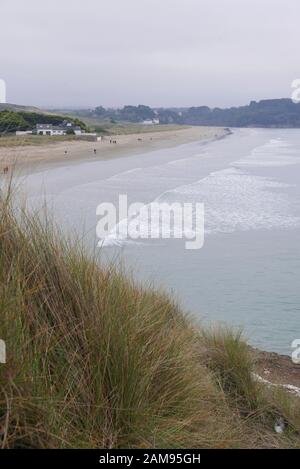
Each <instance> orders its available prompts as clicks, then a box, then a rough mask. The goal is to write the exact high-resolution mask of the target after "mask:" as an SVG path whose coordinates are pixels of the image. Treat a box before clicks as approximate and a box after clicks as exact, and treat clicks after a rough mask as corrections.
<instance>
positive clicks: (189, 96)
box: [0, 0, 300, 107]
mask: <svg viewBox="0 0 300 469" xmlns="http://www.w3.org/2000/svg"><path fill="white" fill-rule="evenodd" d="M299 20H300V2H299V0H106V1H104V0H72V1H71V0H50V1H49V2H41V1H40V0H26V1H24V0H14V1H13V0H0V25H1V26H0V44H1V51H0V78H4V79H5V80H6V82H7V94H8V96H7V98H8V101H9V102H14V103H18V104H33V105H38V106H60V107H62V106H95V105H100V104H102V105H104V106H119V105H124V104H139V103H143V104H149V105H150V106H191V105H204V104H207V105H209V106H221V107H224V106H230V105H239V104H245V103H247V102H249V101H250V100H251V99H263V98H271V97H287V96H290V93H291V91H290V84H291V81H292V80H293V79H294V78H298V77H299V76H300V62H299V60H298V58H299V55H298V48H299V43H300V28H299Z"/></svg>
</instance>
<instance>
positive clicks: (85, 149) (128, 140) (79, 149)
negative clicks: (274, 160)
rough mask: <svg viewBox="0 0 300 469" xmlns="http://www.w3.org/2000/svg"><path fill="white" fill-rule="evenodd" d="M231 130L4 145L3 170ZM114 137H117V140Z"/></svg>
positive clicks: (0, 162) (191, 129) (113, 153)
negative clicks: (92, 140) (93, 140)
mask: <svg viewBox="0 0 300 469" xmlns="http://www.w3.org/2000/svg"><path fill="white" fill-rule="evenodd" d="M227 134H228V130H225V129H224V128H221V127H200V126H197V127H196V126H195V127H189V128H184V129H178V128H177V129H176V130H167V131H156V132H145V133H139V134H129V135H114V136H111V137H110V136H105V137H104V139H103V140H102V141H101V142H88V141H82V140H78V141H70V142H68V141H62V142H58V143H56V142H55V143H50V144H49V143H47V144H45V145H39V146H34V145H29V146H28V145H27V146H17V147H3V148H0V173H1V172H2V171H3V170H4V168H6V167H8V168H9V169H11V168H13V167H14V166H17V167H18V168H21V170H22V169H25V170H29V171H31V170H37V169H43V168H44V167H48V166H51V165H59V164H66V162H67V161H68V162H75V161H80V160H81V161H82V160H84V159H85V158H86V159H89V158H95V159H111V158H116V157H121V156H128V155H133V154H138V153H145V152H148V151H153V150H157V149H161V148H170V147H175V146H177V145H180V144H184V143H189V142H192V141H203V142H205V141H211V140H214V139H218V138H222V137H224V136H225V135H227ZM110 141H112V142H113V141H116V143H111V142H110ZM94 149H95V150H96V154H95V153H94ZM65 152H67V153H65Z"/></svg>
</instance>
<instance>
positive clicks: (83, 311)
mask: <svg viewBox="0 0 300 469" xmlns="http://www.w3.org/2000/svg"><path fill="white" fill-rule="evenodd" d="M9 192H10V189H8V196H7V197H5V195H4V194H6V192H2V198H1V199H0V338H1V339H4V340H5V341H6V343H7V353H8V360H7V364H5V365H3V364H2V365H0V438H1V444H2V447H3V448H24V447H25V448H48V447H57V448H64V447H66V448H70V447H88V448H89V447H92V448H148V447H149V448H162V447H168V448H185V447H186V448H190V447H192V448H199V447H208V448H211V447H215V448H232V447H275V448H277V447H297V446H299V444H300V438H299V431H300V411H299V404H298V400H297V399H296V398H295V399H294V398H293V397H292V396H290V395H288V394H286V393H285V392H283V391H280V392H279V391H276V392H274V391H271V390H269V389H268V388H265V387H264V386H263V385H261V384H259V383H257V382H255V381H254V378H253V375H252V369H253V357H252V355H251V353H250V351H249V349H248V348H247V346H246V345H245V344H244V343H243V341H242V340H241V338H240V336H239V335H235V334H233V333H232V332H228V331H221V332H220V331H217V332H209V331H206V332H205V333H203V334H202V333H201V330H200V329H198V328H196V327H195V326H194V325H193V324H192V322H191V321H190V319H189V318H188V317H187V316H186V315H185V314H184V313H183V312H182V311H181V310H180V308H179V307H178V306H177V305H176V304H175V303H174V302H173V301H172V300H171V299H170V298H168V297H167V296H166V295H165V294H163V293H161V292H158V291H154V290H153V289H152V288H142V287H140V286H138V285H136V284H135V283H134V282H133V281H132V280H131V278H130V276H128V275H125V274H124V273H123V272H122V271H117V270H116V269H115V268H114V267H112V266H108V267H105V268H104V267H101V265H100V264H99V262H98V261H97V259H95V258H91V257H90V256H89V255H88V254H87V253H86V252H85V250H84V248H83V247H81V245H80V243H79V242H78V241H77V240H74V242H70V241H66V240H65V239H64V237H63V236H62V235H61V234H60V233H59V232H58V230H57V229H56V228H55V226H53V225H52V224H51V223H50V221H49V218H48V217H44V221H43V222H41V221H40V219H39V218H38V216H37V215H35V214H32V213H31V214H30V216H29V215H27V213H26V210H25V209H21V208H18V209H17V208H15V204H14V205H12V202H11V196H10V194H9ZM278 416H281V417H283V418H284V419H285V421H286V423H287V429H286V431H285V432H284V434H283V435H278V434H276V433H275V431H274V423H275V420H276V418H277V417H278Z"/></svg>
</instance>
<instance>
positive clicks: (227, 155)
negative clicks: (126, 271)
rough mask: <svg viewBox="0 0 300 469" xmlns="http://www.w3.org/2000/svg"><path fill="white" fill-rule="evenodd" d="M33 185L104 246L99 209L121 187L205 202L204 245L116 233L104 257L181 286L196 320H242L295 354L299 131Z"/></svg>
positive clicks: (183, 150)
mask: <svg viewBox="0 0 300 469" xmlns="http://www.w3.org/2000/svg"><path fill="white" fill-rule="evenodd" d="M25 184H26V186H27V192H28V193H29V194H30V201H31V202H32V203H33V204H34V205H36V204H40V202H41V200H44V198H46V200H47V203H48V206H50V207H52V208H53V210H54V213H55V216H56V218H57V219H58V220H59V221H60V223H61V224H62V225H63V226H66V227H67V228H68V230H73V229H75V230H76V231H77V232H78V231H79V232H82V233H84V239H85V241H86V243H88V244H89V245H94V244H95V243H96V242H97V239H96V232H95V229H96V223H97V217H96V207H97V205H98V204H99V203H101V202H113V203H114V204H117V201H118V196H119V194H120V193H121V194H127V195H128V201H129V203H131V202H142V203H144V204H151V203H152V202H153V201H159V202H182V203H183V202H193V203H195V202H202V203H204V206H205V244H204V247H203V248H202V249H200V250H193V251H189V250H186V249H185V248H184V241H183V240H175V239H169V240H168V239H159V240H151V241H150V240H148V241H145V240H143V241H142V242H140V241H139V240H137V241H136V242H135V241H132V240H128V239H126V236H124V237H123V238H122V239H121V240H120V239H119V240H118V241H116V240H115V239H114V236H113V235H111V236H108V237H107V239H106V242H105V246H106V247H103V248H102V254H103V256H108V257H111V256H113V257H115V256H116V255H119V254H120V255H121V256H122V257H123V258H124V259H125V261H126V265H127V266H129V267H134V270H135V272H136V275H137V277H138V278H141V279H150V280H151V281H153V282H154V283H156V284H158V285H160V286H161V285H163V286H164V287H165V288H166V289H168V290H171V291H173V292H174V293H175V295H176V297H177V298H178V299H179V300H180V302H181V303H182V304H183V306H184V307H185V308H186V309H188V310H189V311H191V313H192V314H193V316H194V317H195V318H197V319H202V320H204V321H209V322H211V321H213V322H214V321H221V322H225V323H227V324H229V325H234V326H242V327H243V328H244V330H245V334H246V337H247V338H248V340H249V342H250V343H252V344H253V345H255V346H257V347H259V348H261V349H265V350H271V351H276V352H280V353H291V342H292V341H293V340H294V339H298V338H300V301H299V300H300V289H299V278H300V249H299V240H300V237H299V234H300V203H299V202H300V131H299V130H273V129H272V130H261V129H243V130H238V129H237V130H234V134H233V135H231V136H229V137H227V138H226V139H223V140H219V141H216V142H213V143H210V144H208V145H203V144H201V143H199V142H196V143H190V144H187V145H180V146H178V147H176V148H171V149H164V150H160V151H155V152H152V153H146V154H144V155H135V156H132V157H126V158H119V159H114V160H111V161H93V160H88V161H86V162H84V163H79V164H78V163H77V164H73V165H68V166H65V167H59V168H56V169H49V170H47V171H43V172H41V173H35V174H33V175H31V176H28V177H27V179H26V182H25ZM45 194H46V195H45ZM142 222H143V220H142ZM142 229H143V223H141V230H142Z"/></svg>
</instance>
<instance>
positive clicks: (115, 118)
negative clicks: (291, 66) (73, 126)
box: [74, 99, 300, 128]
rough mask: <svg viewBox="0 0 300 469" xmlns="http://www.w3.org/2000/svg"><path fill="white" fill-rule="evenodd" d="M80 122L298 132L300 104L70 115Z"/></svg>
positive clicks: (141, 107)
mask: <svg viewBox="0 0 300 469" xmlns="http://www.w3.org/2000/svg"><path fill="white" fill-rule="evenodd" d="M74 115H76V116H78V117H80V118H81V119H83V120H84V119H98V121H99V123H101V121H102V122H110V123H115V124H116V123H120V122H130V123H142V122H143V121H144V120H147V119H153V118H155V119H159V122H160V124H177V125H208V126H222V127H224V126H225V127H272V128H276V127H289V128H300V103H298V104H295V103H293V101H292V100H291V99H269V100H268V99H265V100H262V101H258V102H256V101H251V103H250V104H249V105H246V106H240V107H231V108H226V109H221V108H209V107H208V106H194V107H189V108H150V107H149V106H144V105H139V106H124V107H123V108H122V109H110V108H104V107H103V106H98V107H96V108H95V109H86V110H83V109H82V110H80V111H74Z"/></svg>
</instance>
